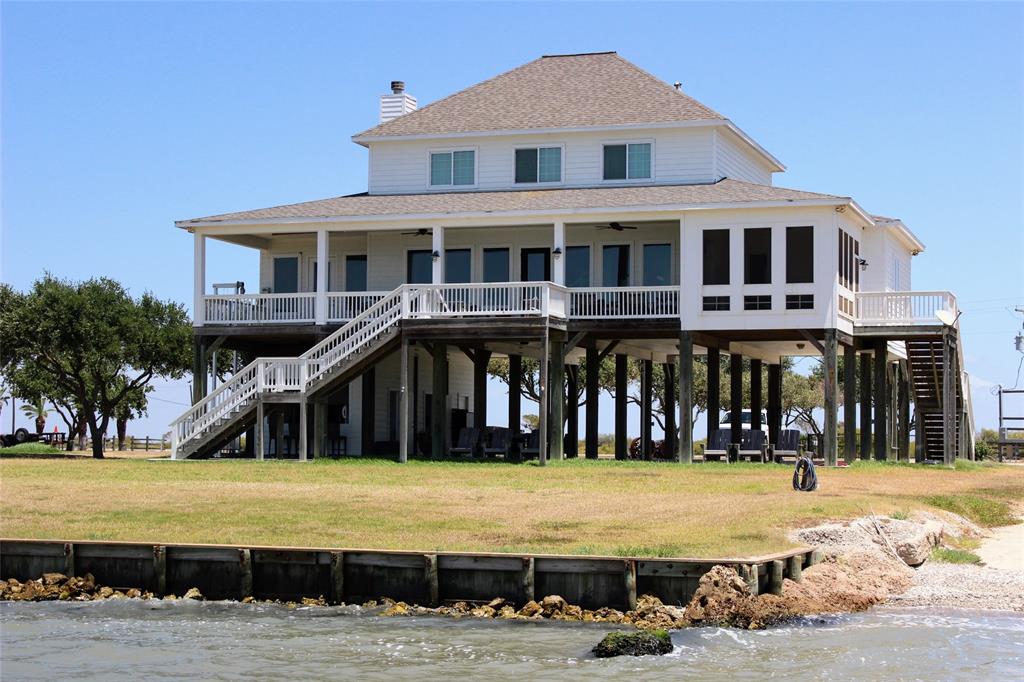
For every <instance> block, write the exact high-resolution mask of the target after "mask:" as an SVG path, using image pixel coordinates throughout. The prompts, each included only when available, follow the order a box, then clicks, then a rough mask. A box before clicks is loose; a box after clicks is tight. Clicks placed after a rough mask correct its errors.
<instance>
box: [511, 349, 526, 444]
mask: <svg viewBox="0 0 1024 682" xmlns="http://www.w3.org/2000/svg"><path fill="white" fill-rule="evenodd" d="M522 384H523V356H522V355H509V356H508V428H509V430H510V431H512V435H513V436H517V435H519V432H520V430H521V429H522V422H523V394H522V391H521V390H520V389H521V386H522Z"/></svg>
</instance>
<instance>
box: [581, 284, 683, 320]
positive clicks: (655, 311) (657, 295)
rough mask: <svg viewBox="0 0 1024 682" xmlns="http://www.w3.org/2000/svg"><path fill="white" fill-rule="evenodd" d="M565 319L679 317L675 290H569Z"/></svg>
mask: <svg viewBox="0 0 1024 682" xmlns="http://www.w3.org/2000/svg"><path fill="white" fill-rule="evenodd" d="M568 291H569V297H570V299H569V300H570V305H569V317H571V318H574V319H632V318H673V317H679V287H678V286H667V287H664V286H663V287H591V288H588V289H569V290H568Z"/></svg>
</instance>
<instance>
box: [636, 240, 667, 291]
mask: <svg viewBox="0 0 1024 682" xmlns="http://www.w3.org/2000/svg"><path fill="white" fill-rule="evenodd" d="M671 283H672V245H671V244H644V284H643V285H644V286H645V287H659V286H664V285H667V284H671Z"/></svg>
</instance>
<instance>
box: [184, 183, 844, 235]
mask: <svg viewBox="0 0 1024 682" xmlns="http://www.w3.org/2000/svg"><path fill="white" fill-rule="evenodd" d="M815 199H818V200H831V199H834V200H837V201H848V200H849V197H838V196H835V195H832V194H818V193H816V192H804V191H802V190H796V189H785V188H782V187H773V186H770V185H758V184H755V183H751V182H742V181H740V180H730V179H725V180H721V181H719V182H716V183H710V184H703V185H647V186H637V187H633V186H631V187H597V188H583V189H546V190H514V191H501V192H446V193H430V194H376V195H369V194H356V195H351V196H343V197H335V198H333V199H321V200H319V201H307V202H304V203H301V204H288V205H286V206H275V207H273V208H261V209H256V210H252V211H240V212H238V213H223V214H220V215H214V216H209V217H206V218H193V219H191V220H180V221H178V222H177V223H176V224H177V225H178V226H179V227H189V226H190V225H194V224H197V223H215V222H229V221H230V222H246V221H273V220H296V219H298V220H301V219H304V218H308V219H317V218H346V217H356V218H358V217H371V216H395V217H400V216H402V215H450V214H460V213H495V214H497V213H504V212H518V211H563V210H572V209H590V208H593V209H603V208H608V209H615V208H628V207H631V206H677V205H716V204H737V203H756V202H764V201H806V200H815Z"/></svg>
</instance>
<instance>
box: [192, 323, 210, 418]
mask: <svg viewBox="0 0 1024 682" xmlns="http://www.w3.org/2000/svg"><path fill="white" fill-rule="evenodd" d="M207 338H209V337H205V336H201V335H199V334H196V335H195V336H194V337H193V344H192V404H193V405H195V404H196V403H198V402H199V401H200V400H202V399H203V398H205V397H206V394H207V386H208V384H207V381H208V379H209V375H208V373H207V371H206V365H207V362H208V361H209V354H208V353H207V348H209V343H208V342H207V340H206V339H207Z"/></svg>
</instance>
